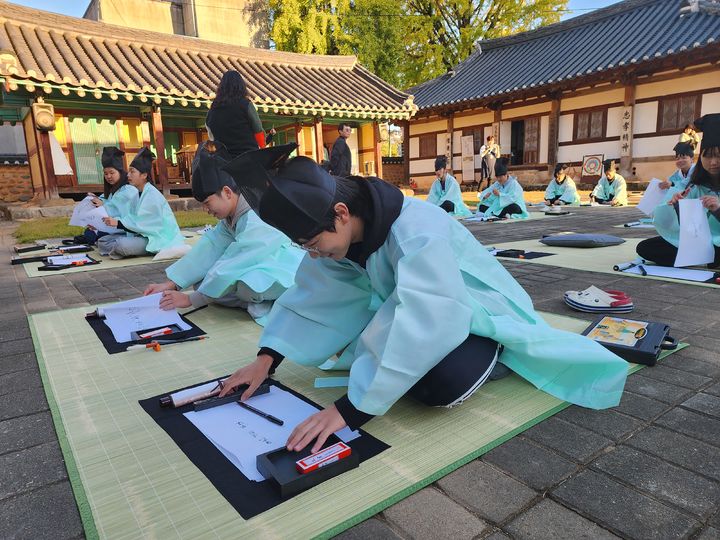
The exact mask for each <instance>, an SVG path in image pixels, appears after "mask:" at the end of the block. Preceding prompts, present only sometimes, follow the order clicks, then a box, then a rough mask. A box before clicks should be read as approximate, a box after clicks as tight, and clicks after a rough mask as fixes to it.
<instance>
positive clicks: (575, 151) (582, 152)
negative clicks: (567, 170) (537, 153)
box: [558, 141, 620, 161]
mask: <svg viewBox="0 0 720 540" xmlns="http://www.w3.org/2000/svg"><path fill="white" fill-rule="evenodd" d="M589 154H605V159H608V158H617V157H619V156H620V141H607V142H600V143H588V144H572V145H568V146H561V147H560V148H558V161H582V159H583V156H586V155H589Z"/></svg>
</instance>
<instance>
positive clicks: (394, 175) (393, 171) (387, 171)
mask: <svg viewBox="0 0 720 540" xmlns="http://www.w3.org/2000/svg"><path fill="white" fill-rule="evenodd" d="M383 180H385V181H386V182H390V183H391V184H395V185H396V186H401V185H407V184H408V182H409V180H408V179H407V178H405V165H404V164H403V162H402V158H399V159H393V160H392V161H390V160H386V158H383Z"/></svg>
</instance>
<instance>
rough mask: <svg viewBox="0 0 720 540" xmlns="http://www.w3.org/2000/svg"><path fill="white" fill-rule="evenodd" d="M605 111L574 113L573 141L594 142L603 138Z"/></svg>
mask: <svg viewBox="0 0 720 540" xmlns="http://www.w3.org/2000/svg"><path fill="white" fill-rule="evenodd" d="M606 114H607V109H598V110H594V111H582V112H578V113H575V136H574V137H573V139H574V140H575V141H594V140H598V139H603V138H604V137H605V123H606V122H605V118H606Z"/></svg>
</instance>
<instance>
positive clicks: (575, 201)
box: [545, 163, 580, 206]
mask: <svg viewBox="0 0 720 540" xmlns="http://www.w3.org/2000/svg"><path fill="white" fill-rule="evenodd" d="M566 171H567V165H565V164H564V163H558V164H557V165H555V174H553V179H552V180H550V184H548V187H547V189H546V190H545V204H547V205H548V206H553V205H554V206H560V205H563V204H569V205H572V206H579V205H580V195H578V192H577V187H575V181H574V180H573V179H572V178H570V177H569V176H568V175H567V174H566Z"/></svg>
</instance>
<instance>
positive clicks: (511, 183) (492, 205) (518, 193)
mask: <svg viewBox="0 0 720 540" xmlns="http://www.w3.org/2000/svg"><path fill="white" fill-rule="evenodd" d="M493 189H497V190H498V192H500V194H499V195H495V194H494V193H493ZM488 193H489V194H490V197H488V198H487V199H485V195H487V194H488ZM512 203H515V204H517V205H518V206H519V207H520V208H521V209H522V213H520V214H511V215H510V217H511V218H513V219H526V218H528V217H530V214H529V213H528V211H527V206H526V205H525V195H524V191H523V188H522V186H521V185H520V182H518V181H517V178H515V177H514V176H511V177H509V178H508V179H507V182H505V185H502V184H501V183H500V182H498V181H497V180H496V181H495V182H494V183H493V184H491V185H490V186H489V187H487V188H485V189H484V190H483V191H481V192H480V193H478V205H485V206H487V207H488V209H487V210H486V211H485V212H484V213H483V212H478V215H485V216H487V217H490V216H499V215H500V213H501V212H502V211H503V208H505V207H506V206H508V205H510V204H512Z"/></svg>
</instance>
